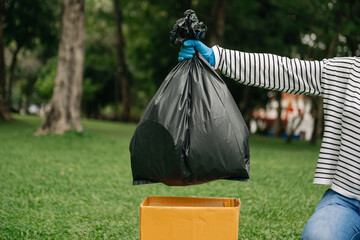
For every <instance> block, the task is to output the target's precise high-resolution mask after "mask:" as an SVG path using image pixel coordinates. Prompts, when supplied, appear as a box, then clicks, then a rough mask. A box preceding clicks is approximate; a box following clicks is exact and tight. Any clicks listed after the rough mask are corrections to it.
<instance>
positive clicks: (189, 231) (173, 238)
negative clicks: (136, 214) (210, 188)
mask: <svg viewBox="0 0 360 240" xmlns="http://www.w3.org/2000/svg"><path fill="white" fill-rule="evenodd" d="M240 204H241V203H240V199H235V198H195V197H147V198H146V199H145V200H144V201H143V202H142V203H141V205H140V240H180V239H181V240H212V239H214V240H237V239H238V224H239V212H240Z"/></svg>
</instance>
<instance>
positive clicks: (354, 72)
mask: <svg viewBox="0 0 360 240" xmlns="http://www.w3.org/2000/svg"><path fill="white" fill-rule="evenodd" d="M213 50H214V54H215V62H216V63H215V68H217V69H219V70H221V72H222V73H223V74H225V75H226V76H229V77H231V78H233V79H235V80H236V81H238V82H240V83H243V84H245V85H248V86H256V87H262V88H266V89H269V90H277V91H282V92H287V93H292V94H309V95H320V96H323V98H324V118H325V130H324V137H323V141H322V145H321V149H320V154H319V159H318V164H317V168H316V172H315V177H314V183H315V184H324V185H331V188H332V189H333V190H334V191H336V192H338V193H340V194H342V195H344V196H347V197H350V198H354V199H357V200H360V59H359V58H356V57H344V58H333V59H327V60H323V61H303V60H298V59H289V58H286V57H280V56H276V55H273V54H262V53H244V52H239V51H234V50H227V49H223V48H220V47H218V46H214V47H213Z"/></svg>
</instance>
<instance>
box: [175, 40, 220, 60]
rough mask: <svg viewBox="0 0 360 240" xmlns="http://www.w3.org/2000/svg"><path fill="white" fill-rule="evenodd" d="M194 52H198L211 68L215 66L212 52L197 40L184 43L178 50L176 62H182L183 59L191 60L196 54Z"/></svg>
mask: <svg viewBox="0 0 360 240" xmlns="http://www.w3.org/2000/svg"><path fill="white" fill-rule="evenodd" d="M195 50H196V51H198V52H199V53H201V55H203V56H204V58H205V59H206V61H208V63H209V64H210V65H211V66H214V65H215V55H214V51H213V50H212V49H211V48H209V47H207V46H206V45H205V44H203V43H202V42H200V41H199V40H187V41H185V42H184V44H183V46H182V47H181V49H180V52H179V58H178V60H179V61H182V60H184V59H190V58H192V57H193V55H194V54H195V52H196V51H195Z"/></svg>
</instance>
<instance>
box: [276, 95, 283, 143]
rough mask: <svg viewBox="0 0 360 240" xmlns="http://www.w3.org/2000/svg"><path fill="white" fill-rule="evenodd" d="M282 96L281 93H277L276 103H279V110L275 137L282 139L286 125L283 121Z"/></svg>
mask: <svg viewBox="0 0 360 240" xmlns="http://www.w3.org/2000/svg"><path fill="white" fill-rule="evenodd" d="M281 96H282V94H281V92H276V101H277V102H278V104H279V105H278V108H277V118H276V120H275V123H274V136H275V137H281V135H282V133H283V131H284V124H283V122H282V120H281V112H282V106H281V100H282V97H281Z"/></svg>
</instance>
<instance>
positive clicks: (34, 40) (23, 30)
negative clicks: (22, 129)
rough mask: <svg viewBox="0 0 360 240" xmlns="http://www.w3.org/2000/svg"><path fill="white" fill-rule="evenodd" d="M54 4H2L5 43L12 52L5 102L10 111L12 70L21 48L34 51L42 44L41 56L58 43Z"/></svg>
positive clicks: (18, 0)
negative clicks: (3, 5)
mask: <svg viewBox="0 0 360 240" xmlns="http://www.w3.org/2000/svg"><path fill="white" fill-rule="evenodd" d="M57 5H58V0H56V1H45V2H44V1H41V0H33V1H21V0H7V1H5V11H6V15H5V20H4V33H5V34H4V40H5V44H6V45H7V48H8V49H9V50H10V52H11V53H12V55H11V61H10V66H9V72H8V73H9V74H8V81H7V87H6V90H7V91H6V92H5V99H4V100H5V102H6V105H7V108H8V109H9V110H10V109H11V108H12V101H13V99H12V98H13V97H12V89H13V85H14V81H15V70H16V65H17V61H18V57H19V54H20V53H21V50H22V49H34V48H35V47H39V45H40V44H41V45H42V46H43V47H44V49H45V51H44V54H45V55H47V54H49V53H51V54H52V47H53V46H54V44H55V42H56V41H57V37H55V35H56V34H57V28H56V26H55V15H56V14H55V12H56V10H55V9H56V7H57Z"/></svg>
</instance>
